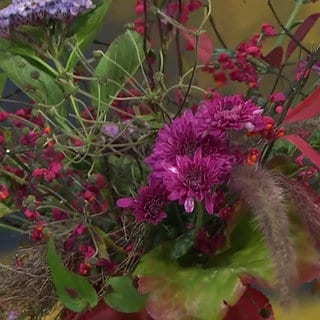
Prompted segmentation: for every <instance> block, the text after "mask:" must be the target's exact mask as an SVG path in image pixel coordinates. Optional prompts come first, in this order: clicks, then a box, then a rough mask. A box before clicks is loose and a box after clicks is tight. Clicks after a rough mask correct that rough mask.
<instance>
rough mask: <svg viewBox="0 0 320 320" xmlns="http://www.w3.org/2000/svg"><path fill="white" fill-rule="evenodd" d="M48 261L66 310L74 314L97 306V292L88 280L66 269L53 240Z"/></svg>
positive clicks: (49, 246) (50, 242) (50, 241)
mask: <svg viewBox="0 0 320 320" xmlns="http://www.w3.org/2000/svg"><path fill="white" fill-rule="evenodd" d="M47 260H48V264H49V266H50V270H51V276H52V280H53V283H54V285H55V288H56V291H57V295H58V297H59V299H60V301H61V303H62V304H63V305H64V306H65V307H66V308H68V309H70V310H72V311H74V312H82V311H84V310H85V309H87V308H89V307H90V308H93V307H94V306H96V305H97V303H98V295H97V292H96V290H95V289H94V288H93V287H92V286H91V284H90V283H89V281H88V279H86V278H85V277H82V276H80V275H79V274H76V273H74V272H71V271H69V270H67V269H66V268H65V267H64V265H63V263H62V261H61V259H60V257H59V255H58V253H57V250H56V247H55V244H54V241H53V239H52V238H51V239H50V240H49V244H48V254H47Z"/></svg>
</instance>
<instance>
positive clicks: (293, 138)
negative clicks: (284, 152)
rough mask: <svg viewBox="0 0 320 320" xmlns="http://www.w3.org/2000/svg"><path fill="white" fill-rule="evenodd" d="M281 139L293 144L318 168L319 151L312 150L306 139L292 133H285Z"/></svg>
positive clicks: (319, 162)
mask: <svg viewBox="0 0 320 320" xmlns="http://www.w3.org/2000/svg"><path fill="white" fill-rule="evenodd" d="M282 139H285V140H287V141H289V142H291V143H292V144H294V145H295V146H296V147H297V148H298V149H299V150H300V151H301V152H302V155H303V156H304V157H305V158H308V159H310V160H311V161H312V162H313V163H314V164H315V165H316V166H317V167H318V168H320V153H319V152H318V151H316V150H314V149H313V148H312V147H311V146H310V144H309V143H308V142H307V141H305V140H303V139H302V138H300V137H299V136H297V135H294V134H292V135H285V136H283V137H282Z"/></svg>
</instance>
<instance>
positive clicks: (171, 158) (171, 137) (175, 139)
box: [146, 110, 234, 171]
mask: <svg viewBox="0 0 320 320" xmlns="http://www.w3.org/2000/svg"><path fill="white" fill-rule="evenodd" d="M198 128H199V120H198V119H197V118H196V117H195V116H194V115H193V114H192V111H191V110H187V111H186V112H185V113H184V114H183V116H182V117H179V118H177V119H175V120H174V121H173V122H172V123H171V125H166V126H165V127H164V128H162V129H161V130H160V131H159V133H158V137H157V139H156V142H155V145H154V148H153V152H152V154H151V155H150V156H149V157H148V158H147V159H146V163H148V164H149V165H150V166H151V167H152V169H153V170H154V171H163V170H164V169H165V167H166V166H168V164H170V165H172V166H174V165H175V164H176V157H177V156H188V157H190V158H193V156H194V154H195V152H196V150H198V149H201V152H202V155H203V156H209V155H210V156H213V157H215V158H217V159H229V158H234V155H233V154H232V153H231V151H230V148H229V147H228V145H227V142H226V139H221V138H217V137H214V136H212V135H207V136H203V135H201V132H200V131H199V129H198Z"/></svg>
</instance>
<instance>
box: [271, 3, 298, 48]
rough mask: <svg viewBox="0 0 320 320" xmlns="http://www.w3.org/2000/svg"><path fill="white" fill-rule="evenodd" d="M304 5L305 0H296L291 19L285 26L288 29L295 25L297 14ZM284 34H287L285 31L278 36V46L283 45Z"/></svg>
mask: <svg viewBox="0 0 320 320" xmlns="http://www.w3.org/2000/svg"><path fill="white" fill-rule="evenodd" d="M302 5H303V0H298V1H296V4H295V6H294V8H293V10H292V12H291V15H290V17H289V19H288V21H287V23H286V26H285V28H286V30H290V28H291V26H292V25H293V23H294V21H295V19H296V17H297V14H298V12H299V11H300V8H301V6H302ZM284 36H285V33H283V34H281V35H280V36H279V37H278V39H277V42H276V45H275V46H276V47H278V46H281V45H282V42H283V40H284Z"/></svg>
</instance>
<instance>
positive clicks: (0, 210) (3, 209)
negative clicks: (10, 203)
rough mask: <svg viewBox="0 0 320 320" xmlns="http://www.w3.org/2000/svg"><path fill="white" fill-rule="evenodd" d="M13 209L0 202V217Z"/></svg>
mask: <svg viewBox="0 0 320 320" xmlns="http://www.w3.org/2000/svg"><path fill="white" fill-rule="evenodd" d="M14 211H15V210H12V209H10V208H9V207H7V206H6V205H5V204H3V203H2V202H0V218H3V217H4V216H7V215H9V214H10V213H12V212H14Z"/></svg>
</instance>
